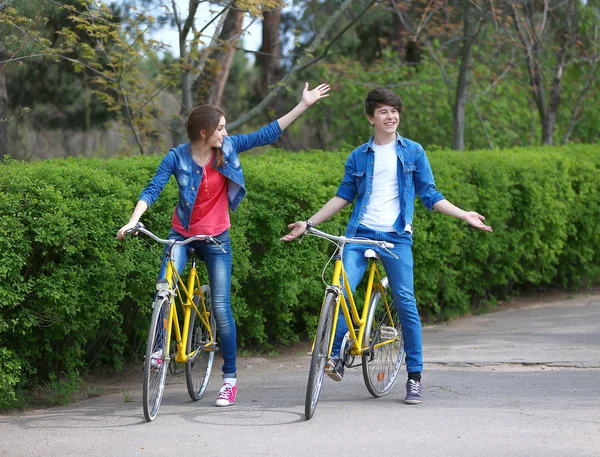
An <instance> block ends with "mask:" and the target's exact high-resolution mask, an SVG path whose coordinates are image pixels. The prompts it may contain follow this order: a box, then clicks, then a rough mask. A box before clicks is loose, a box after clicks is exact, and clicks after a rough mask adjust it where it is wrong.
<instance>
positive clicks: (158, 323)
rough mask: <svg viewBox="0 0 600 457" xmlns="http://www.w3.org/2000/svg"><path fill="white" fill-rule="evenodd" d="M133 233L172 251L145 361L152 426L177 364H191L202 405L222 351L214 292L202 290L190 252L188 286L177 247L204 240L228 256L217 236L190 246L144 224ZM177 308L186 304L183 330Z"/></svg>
mask: <svg viewBox="0 0 600 457" xmlns="http://www.w3.org/2000/svg"><path fill="white" fill-rule="evenodd" d="M127 233H129V234H132V235H137V234H138V233H143V234H144V235H147V236H149V237H150V238H152V239H153V240H154V241H156V242H158V243H161V244H164V245H166V246H167V248H166V262H167V273H166V278H165V279H162V280H158V281H157V282H156V296H155V299H154V302H153V303H152V308H153V312H152V319H151V321H150V331H149V333H148V343H147V345H146V356H145V360H144V386H143V398H144V416H145V418H146V420H147V421H152V420H153V419H154V418H155V417H156V415H157V414H158V410H159V408H160V404H161V401H162V397H163V393H164V387H165V381H166V376H167V370H168V369H169V367H171V370H172V372H174V370H175V368H174V367H175V364H176V363H185V377H186V384H187V389H188V393H189V394H190V397H191V398H192V400H194V401H196V400H199V399H200V398H202V396H203V395H204V392H205V391H206V387H207V386H208V381H209V379H210V372H211V370H212V365H213V359H214V357H215V352H216V351H217V344H216V328H217V327H216V323H215V317H214V315H213V313H212V307H211V299H210V287H209V286H207V285H201V282H200V279H199V277H198V272H197V269H196V262H197V258H196V256H195V255H194V251H193V248H192V249H190V250H189V251H188V254H189V256H188V257H189V258H190V260H191V263H192V266H191V270H190V273H189V276H188V279H187V282H185V283H184V281H183V280H182V279H181V276H180V275H179V272H178V271H177V269H176V268H175V264H174V262H173V259H172V252H173V247H174V246H176V245H186V244H189V243H191V242H193V241H198V240H202V241H206V242H210V243H215V244H216V245H217V246H219V247H220V248H221V250H223V251H225V250H224V249H223V248H222V247H221V246H220V244H219V242H218V241H217V240H216V239H215V238H213V237H212V236H208V235H196V236H193V237H191V238H187V239H186V240H184V241H175V240H165V239H162V238H159V237H158V236H156V235H155V234H154V233H152V232H150V231H149V230H147V229H146V228H145V227H144V225H143V224H141V223H138V224H137V225H136V226H135V228H133V229H131V230H129V231H128V232H127ZM186 284H187V285H186ZM177 302H179V303H180V310H181V314H182V316H183V317H182V319H183V320H182V322H181V324H180V321H179V316H178V312H177V308H178V307H177ZM173 330H174V334H173ZM172 338H173V339H174V341H173V343H174V344H173V345H172V344H171V339H172Z"/></svg>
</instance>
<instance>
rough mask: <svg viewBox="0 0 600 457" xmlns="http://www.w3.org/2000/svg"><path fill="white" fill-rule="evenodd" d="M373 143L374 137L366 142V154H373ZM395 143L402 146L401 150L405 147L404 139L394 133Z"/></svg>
mask: <svg viewBox="0 0 600 457" xmlns="http://www.w3.org/2000/svg"><path fill="white" fill-rule="evenodd" d="M374 141H375V135H372V136H371V138H369V141H368V142H367V152H373V142H374ZM396 141H397V142H398V143H400V145H402V147H403V148H405V147H406V142H405V141H404V138H402V137H401V136H400V135H399V134H398V132H396Z"/></svg>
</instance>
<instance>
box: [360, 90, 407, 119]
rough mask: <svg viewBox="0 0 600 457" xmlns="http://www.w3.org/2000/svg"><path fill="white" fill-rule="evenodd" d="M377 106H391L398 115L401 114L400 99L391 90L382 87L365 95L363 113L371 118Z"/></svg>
mask: <svg viewBox="0 0 600 457" xmlns="http://www.w3.org/2000/svg"><path fill="white" fill-rule="evenodd" d="M379 105H388V106H393V107H394V108H396V109H397V110H398V113H401V112H402V99H401V98H400V97H399V96H398V95H396V94H395V93H394V92H392V91H391V90H389V89H383V88H382V87H378V88H377V89H373V90H372V91H371V92H369V93H368V94H367V99H366V100H365V111H366V112H367V114H368V115H369V116H373V114H374V113H375V108H377V106H379Z"/></svg>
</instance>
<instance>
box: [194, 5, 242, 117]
mask: <svg viewBox="0 0 600 457" xmlns="http://www.w3.org/2000/svg"><path fill="white" fill-rule="evenodd" d="M243 21H244V12H243V11H241V10H238V9H233V8H232V9H229V11H228V12H227V17H226V18H225V22H224V23H223V28H222V29H221V33H220V34H219V39H218V45H217V47H216V49H215V50H214V51H212V52H211V53H210V56H209V58H208V59H209V62H210V63H209V65H207V66H206V67H205V69H204V71H203V74H202V75H200V77H199V78H198V80H197V81H198V82H202V80H206V81H208V84H202V86H200V87H198V103H210V104H212V105H221V103H222V100H223V91H224V90H225V85H226V84H227V78H228V77H229V71H230V70H231V64H232V63H233V57H234V56H235V47H236V45H237V42H238V41H239V38H240V34H241V32H242V24H243Z"/></svg>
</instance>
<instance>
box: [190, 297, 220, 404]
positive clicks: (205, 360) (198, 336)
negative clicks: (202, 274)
mask: <svg viewBox="0 0 600 457" xmlns="http://www.w3.org/2000/svg"><path fill="white" fill-rule="evenodd" d="M202 294H203V295H204V303H205V306H206V311H207V312H208V313H209V318H208V319H209V322H210V328H211V330H212V332H213V335H214V336H213V342H214V341H215V340H216V333H217V323H216V321H215V316H214V314H213V312H212V306H211V304H212V302H211V299H210V288H209V287H208V286H202ZM194 303H195V304H196V307H197V308H198V310H199V311H200V312H202V306H201V303H200V297H199V296H195V297H194ZM210 341H211V338H210V332H209V329H208V328H207V327H206V325H204V323H203V322H202V319H200V317H199V316H198V315H197V314H196V312H195V310H192V314H191V316H190V326H189V330H188V336H187V347H186V352H187V354H188V357H189V355H190V354H191V353H193V355H192V356H191V357H190V358H189V359H188V361H187V363H186V365H185V380H186V384H187V388H188V393H189V394H190V397H191V399H192V400H194V401H197V400H200V399H201V398H202V397H203V396H204V392H205V391H206V387H207V386H208V381H209V380H210V372H211V370H212V365H213V360H214V358H215V350H216V345H213V346H212V347H210V348H207V345H208V344H209V343H210Z"/></svg>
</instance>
